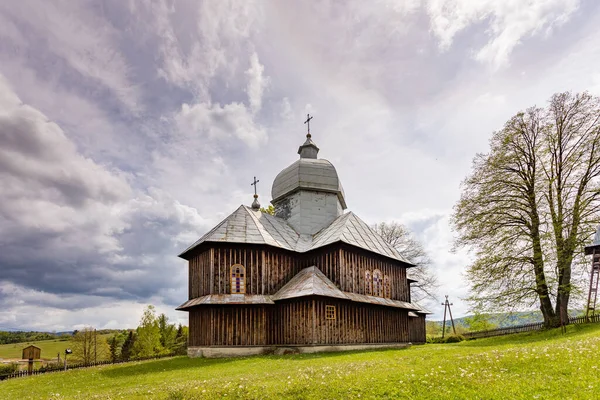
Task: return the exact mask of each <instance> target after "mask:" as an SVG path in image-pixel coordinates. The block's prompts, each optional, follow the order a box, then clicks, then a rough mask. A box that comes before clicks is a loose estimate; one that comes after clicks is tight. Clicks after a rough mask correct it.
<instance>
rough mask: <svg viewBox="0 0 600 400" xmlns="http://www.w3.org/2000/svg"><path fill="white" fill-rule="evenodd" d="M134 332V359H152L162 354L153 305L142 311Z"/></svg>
mask: <svg viewBox="0 0 600 400" xmlns="http://www.w3.org/2000/svg"><path fill="white" fill-rule="evenodd" d="M136 331H137V335H136V340H135V343H134V345H133V354H134V355H135V357H136V358H142V357H152V356H155V355H158V354H161V353H162V352H163V347H162V345H161V343H160V326H159V322H158V318H157V317H156V312H155V308H154V306H153V305H149V306H148V307H147V308H146V310H144V314H143V315H142V318H141V320H140V325H139V326H138V327H137V329H136Z"/></svg>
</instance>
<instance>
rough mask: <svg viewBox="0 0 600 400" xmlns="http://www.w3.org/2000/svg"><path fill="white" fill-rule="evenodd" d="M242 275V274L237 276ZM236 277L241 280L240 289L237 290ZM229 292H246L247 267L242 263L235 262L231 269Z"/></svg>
mask: <svg viewBox="0 0 600 400" xmlns="http://www.w3.org/2000/svg"><path fill="white" fill-rule="evenodd" d="M237 275H241V276H239V277H238V276H237ZM236 279H239V280H240V291H239V292H238V291H236V290H235V289H236V287H237V285H234V282H236ZM229 286H230V288H229V292H230V293H231V294H246V267H244V266H243V265H242V264H233V265H232V266H231V267H230V269H229Z"/></svg>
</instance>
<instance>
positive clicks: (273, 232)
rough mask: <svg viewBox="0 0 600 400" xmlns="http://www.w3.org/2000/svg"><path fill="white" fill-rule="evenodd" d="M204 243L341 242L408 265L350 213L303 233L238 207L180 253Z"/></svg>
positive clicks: (293, 246)
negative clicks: (322, 226)
mask: <svg viewBox="0 0 600 400" xmlns="http://www.w3.org/2000/svg"><path fill="white" fill-rule="evenodd" d="M205 242H217V243H219V242H227V243H250V244H265V245H269V246H274V247H279V248H281V249H285V250H290V251H295V252H298V253H304V252H307V251H310V250H313V249H316V248H319V247H323V246H327V245H329V244H332V243H335V242H343V243H347V244H349V245H352V246H356V247H359V248H361V249H364V250H367V251H371V252H373V253H377V254H380V255H383V256H386V257H389V258H393V259H395V260H398V261H402V262H404V263H407V264H409V265H410V263H409V262H408V260H406V259H405V258H404V257H403V256H402V255H401V254H400V253H399V252H398V251H397V250H396V249H395V248H394V247H393V246H391V245H389V244H388V243H387V242H386V241H385V240H384V239H383V238H382V237H381V236H379V235H378V234H377V233H376V232H375V231H373V229H371V227H369V225H367V224H366V223H365V222H364V221H363V220H361V219H360V218H359V217H358V216H357V215H356V214H354V213H353V212H348V213H345V214H342V215H340V216H339V217H338V218H336V219H335V220H333V221H332V222H331V224H329V225H328V226H326V227H325V228H323V229H321V230H320V231H319V232H317V233H316V234H315V235H306V234H299V233H298V232H296V231H295V230H294V228H293V227H292V226H291V225H290V224H288V223H287V221H285V220H284V219H282V218H278V217H275V216H273V215H270V214H267V213H263V212H260V211H255V210H252V209H251V208H250V207H246V206H240V207H239V208H238V209H237V210H235V211H234V212H233V213H232V214H231V215H229V216H228V217H227V218H225V219H224V220H223V221H221V222H220V223H219V224H218V225H217V226H215V227H214V228H213V229H211V230H210V231H209V232H208V233H206V234H205V235H204V236H202V237H201V238H200V239H199V240H198V241H196V242H195V243H194V244H193V245H191V246H190V247H188V248H187V249H186V250H185V251H184V252H183V253H181V254H180V255H179V256H180V257H182V258H186V256H187V253H188V252H189V251H191V250H193V249H194V248H195V247H196V246H199V245H200V244H202V243H205Z"/></svg>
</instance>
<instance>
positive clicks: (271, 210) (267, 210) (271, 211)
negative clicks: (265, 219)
mask: <svg viewBox="0 0 600 400" xmlns="http://www.w3.org/2000/svg"><path fill="white" fill-rule="evenodd" d="M260 211H261V212H264V213H266V214H271V215H275V207H273V205H272V204H269V206H268V207H266V208H265V207H261V208H260Z"/></svg>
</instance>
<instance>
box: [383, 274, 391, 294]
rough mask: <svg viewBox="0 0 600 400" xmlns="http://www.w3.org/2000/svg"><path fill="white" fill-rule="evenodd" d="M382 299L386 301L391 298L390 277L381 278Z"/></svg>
mask: <svg viewBox="0 0 600 400" xmlns="http://www.w3.org/2000/svg"><path fill="white" fill-rule="evenodd" d="M383 297H385V298H386V299H390V298H391V297H392V284H391V282H390V277H389V276H387V275H385V276H384V277H383Z"/></svg>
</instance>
